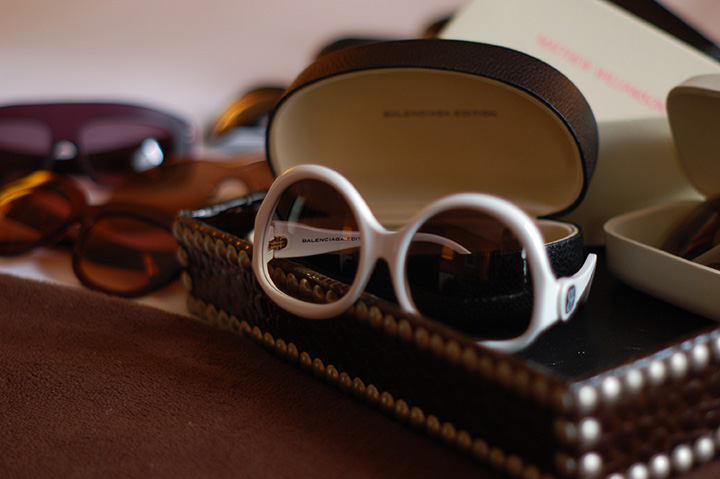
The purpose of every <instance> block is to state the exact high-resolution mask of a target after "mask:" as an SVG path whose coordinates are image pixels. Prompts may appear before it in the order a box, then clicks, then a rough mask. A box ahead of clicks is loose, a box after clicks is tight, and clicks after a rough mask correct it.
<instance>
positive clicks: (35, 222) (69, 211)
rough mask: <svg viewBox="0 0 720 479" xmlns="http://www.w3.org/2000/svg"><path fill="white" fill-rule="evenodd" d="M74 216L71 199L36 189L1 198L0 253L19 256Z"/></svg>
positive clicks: (55, 232) (41, 241) (55, 233)
mask: <svg viewBox="0 0 720 479" xmlns="http://www.w3.org/2000/svg"><path fill="white" fill-rule="evenodd" d="M73 215H74V212H73V208H72V205H71V203H70V201H69V200H68V199H67V198H66V197H65V196H63V195H61V194H59V193H56V192H54V191H47V190H43V189H34V190H26V191H21V192H18V193H17V194H14V195H12V196H11V195H4V197H2V198H0V254H1V255H7V256H10V255H16V254H21V253H24V252H26V251H28V250H30V249H32V248H34V247H35V246H38V245H40V244H43V243H45V242H47V241H51V240H53V239H54V237H55V236H56V235H57V234H58V233H60V232H61V231H62V230H63V229H64V228H65V226H67V224H68V222H69V221H70V220H71V218H72V216H73Z"/></svg>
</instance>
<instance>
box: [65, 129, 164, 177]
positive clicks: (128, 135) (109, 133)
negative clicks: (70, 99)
mask: <svg viewBox="0 0 720 479" xmlns="http://www.w3.org/2000/svg"><path fill="white" fill-rule="evenodd" d="M79 141H80V145H81V148H82V150H83V152H84V154H85V155H86V156H87V158H88V163H89V166H90V169H91V172H92V176H93V178H94V179H95V180H96V181H97V182H99V183H103V184H117V183H119V182H122V181H123V180H125V179H126V178H127V176H128V174H132V173H139V172H142V171H147V170H150V169H152V168H154V167H156V166H159V165H161V164H162V163H163V162H165V160H166V158H167V155H168V154H169V153H172V152H173V148H174V137H173V134H172V132H170V131H169V130H168V129H166V128H163V127H161V126H156V125H152V124H148V123H144V122H143V121H140V120H123V119H107V120H103V121H93V122H91V123H89V124H87V125H85V127H84V128H83V129H82V131H81V133H80V140H79Z"/></svg>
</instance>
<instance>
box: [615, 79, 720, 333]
mask: <svg viewBox="0 0 720 479" xmlns="http://www.w3.org/2000/svg"><path fill="white" fill-rule="evenodd" d="M667 107H668V119H669V122H670V129H671V132H672V136H673V140H674V142H675V145H676V149H677V153H678V155H677V156H678V159H679V161H680V162H681V166H682V169H683V171H684V172H685V174H686V175H687V177H688V178H689V180H690V181H691V182H692V183H693V185H695V187H696V188H697V189H698V191H699V192H700V193H702V195H704V196H705V197H706V198H712V197H715V196H717V195H718V194H720V161H719V160H720V158H719V155H720V135H718V133H717V129H718V126H719V125H720V75H702V76H697V77H693V78H690V79H688V80H687V81H686V82H684V83H683V84H681V85H678V86H677V87H675V88H673V89H672V90H671V91H670V93H669V94H668V98H667ZM648 180H649V181H652V175H651V174H649V176H648ZM699 204H700V202H699V201H683V202H677V203H667V204H662V205H656V206H653V207H650V208H646V209H642V210H638V211H633V212H630V213H626V214H623V215H621V216H618V217H615V218H612V219H610V220H609V221H607V222H606V223H605V225H604V230H605V237H606V250H607V260H608V266H609V268H610V270H611V271H612V272H613V273H614V274H615V275H616V276H618V277H619V278H620V279H621V280H622V281H624V282H626V283H628V284H630V285H631V286H634V287H636V288H637V289H639V290H641V291H644V292H646V293H648V294H651V295H653V296H656V297H658V298H660V299H663V300H665V301H667V302H669V303H672V304H675V305H677V306H680V307H682V308H684V309H687V310H689V311H692V312H694V313H697V314H700V315H702V316H705V317H707V318H710V319H713V320H715V321H720V302H718V301H717V292H718V291H720V271H718V270H716V269H713V268H710V267H707V266H704V265H701V264H698V263H695V262H692V261H690V260H686V259H684V258H681V257H679V256H676V255H673V254H671V253H668V252H666V251H663V250H662V249H660V248H661V246H662V244H663V242H664V241H665V239H666V238H667V237H668V235H669V234H670V232H671V231H672V230H673V229H674V228H675V227H676V226H677V225H678V224H679V223H680V222H682V221H683V219H685V218H686V217H687V216H688V215H689V214H690V212H691V211H693V210H694V209H695V208H697V206H698V205H699Z"/></svg>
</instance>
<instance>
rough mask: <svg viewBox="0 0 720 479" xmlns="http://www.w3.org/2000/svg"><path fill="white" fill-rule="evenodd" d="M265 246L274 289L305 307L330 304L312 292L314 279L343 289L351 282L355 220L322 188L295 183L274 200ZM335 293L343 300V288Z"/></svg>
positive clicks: (355, 248)
mask: <svg viewBox="0 0 720 479" xmlns="http://www.w3.org/2000/svg"><path fill="white" fill-rule="evenodd" d="M271 228H272V231H271V233H272V234H270V235H269V237H268V244H267V245H265V247H266V251H268V254H272V256H273V258H274V259H272V260H271V261H270V262H269V264H268V268H269V270H270V276H271V278H272V280H273V282H274V283H275V285H276V286H277V287H278V288H280V289H281V290H283V291H285V292H286V293H288V294H290V295H292V296H295V297H297V298H299V299H303V300H306V301H315V302H324V301H328V300H332V297H331V298H328V297H327V296H326V295H318V294H317V292H315V293H314V292H313V290H312V288H313V286H314V285H313V284H310V285H308V284H307V283H305V282H299V280H301V279H302V278H308V277H317V276H318V275H320V276H323V277H325V279H331V280H337V281H339V282H340V283H341V284H342V285H347V286H349V285H350V284H352V282H353V281H354V279H355V274H356V273H357V269H358V260H359V255H360V236H359V233H358V226H357V220H356V218H355V216H354V214H353V212H352V210H351V209H350V206H349V205H348V203H347V202H346V201H345V199H344V198H343V197H342V196H341V195H340V194H338V192H337V191H336V190H335V189H334V188H333V187H331V186H329V185H327V184H325V183H324V182H320V181H314V180H305V181H300V182H298V183H295V184H294V185H292V186H291V187H290V188H288V189H287V190H286V191H285V192H284V193H283V194H282V196H281V197H280V199H279V201H278V204H277V206H276V209H275V213H274V216H273V220H272V223H271ZM342 285H339V286H340V287H339V289H338V290H335V292H336V293H337V295H338V296H342V295H343V291H344V290H346V289H347V288H343V287H342Z"/></svg>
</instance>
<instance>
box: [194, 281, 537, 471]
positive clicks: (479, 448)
mask: <svg viewBox="0 0 720 479" xmlns="http://www.w3.org/2000/svg"><path fill="white" fill-rule="evenodd" d="M188 309H189V310H190V311H191V312H192V313H193V314H195V315H196V316H198V317H200V318H202V319H204V320H205V321H206V322H207V323H209V324H210V325H212V326H215V327H218V328H221V329H225V330H230V331H233V332H236V333H239V334H241V335H243V336H245V337H247V338H249V339H251V340H252V341H253V342H255V343H257V344H258V345H260V346H262V347H263V348H265V349H267V350H269V351H271V352H273V353H274V354H275V355H277V356H279V357H280V358H282V359H284V360H286V361H288V362H289V363H291V364H293V365H296V366H298V367H300V368H301V369H302V370H303V371H305V372H307V373H308V374H311V375H312V376H313V377H315V378H316V379H318V380H320V381H324V382H326V383H328V384H329V385H332V386H334V387H337V388H338V389H340V390H341V391H342V392H344V393H345V394H347V395H349V396H352V397H354V398H355V399H357V400H359V401H361V402H364V403H366V404H368V405H369V406H370V407H372V408H375V409H379V410H380V411H382V412H383V413H385V414H387V415H388V416H390V417H392V418H394V419H395V420H397V421H399V422H401V423H403V424H406V425H408V426H410V427H412V428H413V429H414V430H416V431H418V432H421V433H423V432H424V433H425V434H427V435H428V436H430V437H432V438H434V439H436V440H439V441H440V442H442V443H443V444H445V445H447V446H448V447H451V448H453V449H455V450H457V451H458V452H460V453H463V454H466V455H468V456H469V457H471V458H474V459H475V460H477V461H478V462H482V463H484V464H489V465H491V466H492V467H494V468H496V469H498V470H500V471H502V472H505V473H510V474H511V477H519V478H523V479H541V478H543V477H546V476H543V475H542V474H540V473H539V472H538V468H537V467H536V466H534V465H532V464H526V463H525V462H524V461H523V460H522V458H520V457H519V456H516V455H508V454H506V453H505V452H504V451H502V450H501V449H500V448H497V447H489V446H488V444H487V442H486V441H484V440H483V439H479V438H473V437H472V435H471V434H470V433H469V432H468V431H465V430H462V429H457V427H456V426H455V425H454V424H453V423H451V422H447V421H441V420H440V419H439V418H438V417H437V416H435V415H432V414H427V413H426V412H425V411H423V410H422V409H421V408H419V407H417V406H411V405H410V404H409V403H408V402H407V401H405V400H404V399H402V398H395V397H393V395H392V394H390V393H389V392H387V391H380V390H379V389H378V388H377V386H375V385H374V384H365V382H364V381H363V380H362V379H361V378H359V377H354V378H353V377H351V376H350V375H349V374H348V373H346V372H344V371H339V370H338V369H337V367H336V366H335V365H332V364H328V365H326V364H324V362H323V361H322V359H321V358H318V357H312V356H311V355H310V354H309V353H308V352H306V351H300V350H299V349H298V347H297V346H296V345H295V344H294V343H292V342H290V343H288V342H286V341H285V340H283V339H280V338H275V337H273V335H272V334H271V333H269V332H267V331H262V330H261V329H260V328H259V327H258V326H251V325H250V324H249V323H248V322H247V321H245V320H239V319H238V318H236V317H235V316H234V315H231V314H228V313H227V312H225V311H224V310H221V309H218V308H216V307H215V306H214V305H213V304H207V303H205V302H204V301H203V300H201V299H199V298H195V297H193V296H191V295H188ZM358 309H360V310H362V307H359V308H358V306H357V305H356V311H357V310H358ZM361 314H362V313H361ZM369 316H372V314H371V315H369ZM382 318H383V321H385V320H387V317H386V316H384V315H383V316H382ZM395 324H396V325H397V323H395ZM398 330H399V328H398ZM452 349H453V357H454V356H455V346H452ZM461 357H462V356H461ZM548 477H549V476H548Z"/></svg>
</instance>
